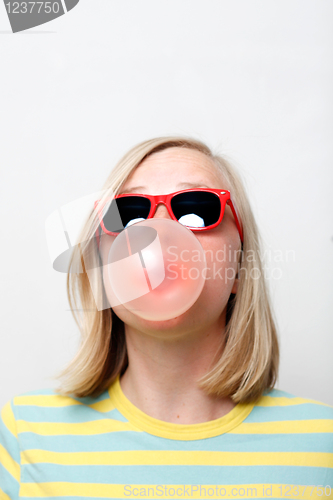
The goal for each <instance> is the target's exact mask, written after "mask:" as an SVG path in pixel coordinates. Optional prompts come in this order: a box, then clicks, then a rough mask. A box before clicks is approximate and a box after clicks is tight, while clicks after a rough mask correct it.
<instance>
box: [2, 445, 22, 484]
mask: <svg viewBox="0 0 333 500" xmlns="http://www.w3.org/2000/svg"><path fill="white" fill-rule="evenodd" d="M0 456H1V465H3V467H4V468H5V469H6V471H7V472H8V473H9V474H10V475H11V476H12V477H13V478H14V479H16V481H20V474H21V468H20V465H19V464H18V463H17V462H16V461H15V460H14V459H13V457H12V456H11V455H10V454H9V453H8V451H7V450H6V448H4V447H3V446H2V444H1V443H0Z"/></svg>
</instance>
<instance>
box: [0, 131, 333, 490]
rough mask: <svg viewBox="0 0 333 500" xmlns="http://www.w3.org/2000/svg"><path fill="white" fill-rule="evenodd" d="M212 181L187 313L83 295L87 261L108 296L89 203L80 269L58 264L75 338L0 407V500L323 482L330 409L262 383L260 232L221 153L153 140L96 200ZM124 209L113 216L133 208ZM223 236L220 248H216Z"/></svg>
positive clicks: (269, 373)
mask: <svg viewBox="0 0 333 500" xmlns="http://www.w3.org/2000/svg"><path fill="white" fill-rule="evenodd" d="M218 189H222V190H223V191H221V192H223V193H225V192H228V193H229V192H230V200H229V203H227V204H226V205H225V209H224V213H223V214H222V212H221V203H220V202H219V203H218V205H216V203H215V205H214V203H213V204H212V205H211V208H210V213H211V214H213V215H214V217H215V219H214V218H213V219H212V221H211V222H209V223H207V224H208V225H206V228H205V229H204V230H201V231H198V230H196V228H195V227H191V230H192V231H193V234H194V235H195V237H196V238H198V240H199V242H200V244H201V246H202V248H203V250H204V251H205V253H206V254H207V255H209V256H210V259H211V261H210V263H209V265H208V276H210V277H212V270H213V268H214V264H215V265H218V266H219V269H220V271H221V272H220V273H219V274H217V275H216V276H213V278H214V279H206V281H205V284H204V287H203V290H202V293H201V294H200V296H199V298H198V299H197V300H196V302H195V303H194V304H193V305H192V306H191V307H190V308H189V309H188V310H187V311H185V312H184V313H183V314H181V315H179V316H176V317H174V318H171V319H168V320H163V321H156V320H155V321H148V320H145V319H142V318H141V317H139V316H138V315H136V314H135V313H134V312H131V311H130V310H129V309H127V308H125V307H124V306H123V305H121V304H120V305H117V306H114V307H112V308H111V307H109V308H106V309H103V310H98V309H97V308H96V304H95V298H96V297H94V296H93V294H92V291H91V286H90V281H89V277H88V272H87V270H89V269H94V270H95V271H96V269H97V270H98V272H97V274H96V273H95V277H96V283H95V285H96V287H97V289H98V291H99V293H100V295H101V296H103V299H104V300H106V299H108V300H109V303H112V298H111V297H110V294H109V287H108V277H107V273H106V272H105V269H106V267H107V266H106V264H107V262H108V255H109V251H110V248H111V246H112V243H113V242H114V241H115V238H116V236H115V235H114V234H113V233H112V232H111V234H110V232H108V231H107V229H106V228H105V227H104V230H103V220H99V219H98V213H99V212H98V210H92V212H91V215H90V217H89V219H88V220H87V222H86V224H85V227H84V228H83V231H82V234H81V237H80V241H85V242H86V244H85V245H84V246H83V245H82V247H80V246H78V247H77V249H76V250H75V252H74V254H73V257H72V261H71V264H70V265H71V266H73V265H74V264H75V263H77V262H78V261H79V260H80V261H81V263H82V266H83V271H84V272H83V273H81V274H73V273H69V274H68V294H69V301H70V304H71V307H72V309H73V314H75V313H74V307H75V308H77V306H78V303H79V302H80V304H81V308H82V315H81V317H77V316H75V318H76V320H77V323H78V325H79V327H80V329H81V332H82V344H81V346H80V350H79V352H78V354H77V355H76V357H75V358H74V360H73V361H72V363H71V364H70V365H69V366H68V367H67V369H66V370H64V372H63V373H62V377H63V379H64V382H63V384H62V386H61V387H60V388H59V389H58V390H57V391H53V390H46V391H45V390H43V391H34V392H31V393H27V394H24V395H21V396H17V397H15V398H13V399H12V400H11V401H9V402H8V403H7V405H6V406H5V407H4V408H3V411H2V421H1V434H0V436H1V441H0V442H1V445H2V446H1V448H0V457H1V459H0V462H1V476H0V477H1V479H0V487H1V490H0V491H2V495H3V496H1V498H18V497H19V496H22V497H29V498H37V497H38V498H51V497H57V498H65V497H74V498H83V497H85V498H87V497H88V498H136V497H140V498H170V497H172V498H191V497H192V498H226V497H229V498H230V497H231V498H244V497H245V498H264V497H271V498H282V497H287V496H291V497H293V498H310V497H311V498H317V497H319V496H323V497H327V496H330V495H332V492H331V488H332V489H333V408H332V407H330V406H328V405H324V404H321V403H318V402H315V401H309V400H306V399H302V398H297V397H294V396H292V395H290V394H288V393H285V392H282V391H280V390H276V389H274V385H275V382H276V378H277V370H278V358H279V350H278V342H277V335H276V328H275V325H274V320H273V317H272V313H271V308H270V304H269V299H268V294H267V289H266V284H265V281H264V276H263V273H262V267H261V263H260V257H259V256H260V249H259V237H258V231H257V227H256V224H255V221H254V218H253V214H252V211H251V208H250V205H249V202H248V200H247V197H246V194H245V190H244V188H243V186H242V183H241V181H240V179H239V177H238V176H237V174H236V173H235V171H234V169H233V168H232V167H231V165H230V164H229V163H228V162H227V161H226V160H225V159H223V158H222V157H220V156H214V155H213V154H212V153H211V151H210V150H209V148H208V147H207V146H205V145H204V144H203V143H201V142H199V141H196V140H192V139H188V138H177V137H166V138H157V139H152V140H150V141H146V142H143V143H141V144H139V145H138V146H136V147H134V148H133V149H132V150H131V151H129V152H128V153H127V154H126V155H125V156H124V158H123V159H122V160H121V161H120V162H119V163H118V165H117V166H116V167H115V169H114V170H113V171H112V172H111V174H110V176H109V178H108V179H107V181H106V183H105V186H104V190H105V191H106V194H105V196H104V197H103V200H104V201H105V200H106V199H107V197H108V194H109V193H114V194H115V195H116V196H119V195H120V193H125V194H129V193H132V194H142V195H166V194H170V193H177V192H179V191H184V192H189V191H188V190H192V191H191V192H192V193H193V190H196V191H197V192H201V193H202V192H206V193H209V192H210V191H211V190H218ZM191 196H192V195H190V197H189V199H191ZM200 196H201V195H198V199H199V200H200ZM147 199H148V198H147ZM103 200H102V202H103ZM208 200H209V201H211V197H210V195H208ZM130 201H131V200H129V203H130ZM192 201H193V200H192ZM215 201H216V200H215ZM118 207H120V204H118ZM155 208H156V210H155V212H154V213H150V214H149V217H153V218H156V219H157V218H161V219H175V218H176V215H175V213H174V211H173V210H174V209H173V208H172V204H171V205H164V204H162V203H161V204H158V205H157V207H155ZM129 209H131V206H130V207H128V206H127V207H126V210H129ZM193 211H195V203H192V206H191V213H192V212H193ZM148 212H149V210H148ZM215 212H216V213H215ZM119 213H120V216H121V217H122V215H123V216H124V213H123V212H122V209H121V207H120V208H119ZM130 213H132V216H130V217H128V220H126V221H124V220H123V218H122V222H123V223H124V226H125V222H126V224H127V225H130V224H132V223H133V222H135V221H137V220H138V218H140V217H141V216H142V214H136V213H135V211H133V212H130ZM103 215H104V216H106V214H105V213H104V214H103ZM185 215H186V214H185ZM221 215H223V218H222V220H221V221H220V222H219V223H218V224H216V222H217V221H218V220H219V217H220V216H221ZM146 216H147V214H146ZM146 216H144V217H141V218H145V217H146ZM220 218H221V217H220ZM179 220H180V219H179ZM202 220H203V225H205V224H206V221H205V220H204V219H202ZM100 222H101V225H100V226H101V227H102V228H101V227H99V231H98V238H95V237H94V236H95V229H96V225H99V223H100ZM221 248H224V249H228V250H229V251H228V252H225V253H224V256H225V259H224V260H222V261H221V259H219V258H218V255H220V253H219V251H220V250H221ZM234 255H237V256H238V257H237V259H235V258H233V256H234ZM98 266H100V267H98ZM230 269H232V270H233V273H231V274H228V272H227V271H229V270H230ZM227 275H228V276H231V278H230V279H224V278H223V277H225V276H227Z"/></svg>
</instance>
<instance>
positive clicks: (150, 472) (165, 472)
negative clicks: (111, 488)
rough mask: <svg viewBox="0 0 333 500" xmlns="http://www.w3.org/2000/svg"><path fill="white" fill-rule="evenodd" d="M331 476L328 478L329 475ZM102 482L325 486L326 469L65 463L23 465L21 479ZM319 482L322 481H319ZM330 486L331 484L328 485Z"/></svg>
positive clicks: (30, 480) (25, 480) (27, 480)
mask: <svg viewBox="0 0 333 500" xmlns="http://www.w3.org/2000/svg"><path fill="white" fill-rule="evenodd" d="M331 479H332V477H331ZM33 481H35V482H37V483H38V482H56V481H68V482H74V483H102V484H112V483H114V484H221V485H223V484H225V485H229V484H242V483H243V484H247V483H252V484H253V483H272V484H273V483H278V484H301V485H304V486H305V485H312V484H315V485H326V484H328V483H327V477H326V469H325V468H321V467H291V466H288V467H286V466H251V467H250V466H247V467H245V466H239V467H228V466H215V467H214V466H203V465H196V466H186V465H182V466H179V465H169V466H156V465H155V466H154V465H151V466H144V465H136V466H130V465H127V466H98V467H96V466H83V465H81V466H74V465H71V466H68V465H66V466H65V465H62V466H60V465H53V464H38V466H37V465H36V466H33V465H25V466H24V473H23V482H28V483H29V482H33ZM323 481H326V483H325V482H323ZM332 488H333V484H332Z"/></svg>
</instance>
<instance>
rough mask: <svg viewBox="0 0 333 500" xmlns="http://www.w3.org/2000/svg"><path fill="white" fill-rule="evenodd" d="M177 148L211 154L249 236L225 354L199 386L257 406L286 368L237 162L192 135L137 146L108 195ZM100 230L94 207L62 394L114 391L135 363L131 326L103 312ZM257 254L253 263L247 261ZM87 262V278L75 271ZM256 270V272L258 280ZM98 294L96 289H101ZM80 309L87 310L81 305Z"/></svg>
mask: <svg viewBox="0 0 333 500" xmlns="http://www.w3.org/2000/svg"><path fill="white" fill-rule="evenodd" d="M171 147H183V148H189V149H194V150H196V151H199V152H201V153H203V154H204V155H206V156H208V157H209V158H210V159H211V160H212V162H213V163H214V165H215V166H216V168H217V169H218V171H219V172H221V173H222V175H223V177H224V179H225V181H226V182H227V184H228V185H227V186H226V188H227V189H229V190H230V192H231V195H232V199H233V203H234V205H235V206H236V207H237V213H238V215H239V218H240V220H241V223H242V226H243V232H244V242H243V259H242V266H241V268H240V270H239V286H238V290H237V293H236V294H235V295H234V294H231V296H230V298H229V302H228V305H227V319H226V327H225V332H224V336H223V335H221V350H220V352H219V353H218V355H217V356H216V359H215V360H214V363H213V366H212V368H211V370H210V371H209V372H208V373H207V374H206V375H205V376H204V377H202V378H201V379H200V380H199V381H198V383H199V386H200V387H201V388H202V389H203V390H204V391H205V392H206V393H207V394H210V395H212V396H217V397H230V398H232V400H233V401H234V402H235V403H239V402H240V403H245V402H250V401H256V400H257V399H258V398H259V397H260V396H262V394H263V393H264V391H265V390H268V389H271V388H273V387H274V385H275V383H276V380H277V374H278V363H279V346H278V340H277V333H276V327H275V323H274V319H273V315H272V310H271V306H270V300H269V295H268V291H267V285H266V282H265V278H264V276H263V271H262V264H261V259H260V238H259V233H258V228H257V225H256V222H255V220H254V217H253V213H252V210H251V207H250V204H249V201H248V198H247V195H246V192H245V189H244V186H243V183H242V181H241V179H240V177H239V175H238V174H237V173H236V172H235V170H234V168H233V167H232V166H231V164H230V162H229V161H227V160H226V159H225V158H223V157H222V156H219V155H214V154H213V153H212V152H211V150H210V149H209V148H208V147H207V146H206V145H205V144H203V143H202V142H201V141H198V140H194V139H191V138H187V137H176V136H175V137H159V138H155V139H151V140H148V141H145V142H142V143H140V144H138V145H137V146H135V147H133V148H132V149H131V150H130V151H129V152H128V153H127V154H126V155H125V156H124V157H123V158H122V159H121V160H120V161H119V162H118V163H117V165H116V166H115V168H114V169H113V170H112V172H111V173H110V175H109V177H108V179H107V180H106V182H105V184H104V187H103V190H105V193H106V194H105V195H104V197H103V199H106V198H107V197H108V195H109V193H114V194H117V192H118V191H119V189H120V187H121V185H122V184H123V183H124V182H125V181H126V179H127V178H128V177H129V175H130V174H131V173H132V171H133V170H134V169H135V168H136V167H137V166H138V165H139V164H140V163H141V162H142V161H143V160H144V159H145V158H146V157H147V156H149V155H151V154H153V153H157V152H159V151H162V150H164V149H167V148H171ZM96 227H98V220H97V215H96V212H95V210H92V212H91V214H90V215H89V217H88V219H87V221H86V223H85V224H84V227H83V229H82V232H81V235H80V240H79V241H81V242H82V241H83V242H85V244H79V245H77V246H76V247H75V249H74V251H73V254H72V257H71V260H70V263H69V269H68V275H67V295H68V300H69V304H70V307H71V310H72V313H73V316H74V319H75V321H76V323H77V325H78V327H79V329H80V332H81V345H80V347H79V350H78V352H77V354H76V356H75V357H74V359H73V360H72V361H71V362H70V363H69V365H68V366H67V367H66V368H65V369H64V370H62V371H61V372H60V373H59V374H58V375H57V376H56V378H58V379H63V383H62V385H61V386H60V388H58V389H56V391H57V392H59V393H61V394H63V395H75V396H78V397H84V396H94V397H95V396H97V395H100V394H101V393H102V392H103V391H105V390H106V389H108V388H109V387H110V385H111V384H112V383H113V382H114V380H115V379H116V377H117V376H118V375H119V374H120V375H121V374H122V373H124V371H125V370H126V367H127V365H128V358H127V351H126V341H125V333H124V323H123V322H122V321H121V320H120V319H119V318H118V317H117V316H116V315H115V314H114V312H113V310H112V309H111V308H110V307H107V308H105V309H103V310H98V309H97V307H96V303H95V299H94V296H93V293H92V290H91V285H90V282H89V279H88V275H87V270H88V269H89V268H90V267H91V268H94V269H97V270H98V272H96V273H95V274H96V276H97V278H96V280H97V281H96V283H95V284H94V286H95V287H96V290H97V293H99V294H101V295H102V296H103V300H105V291H104V285H103V279H102V271H101V269H102V268H101V267H100V266H101V261H100V256H99V252H98V248H97V245H96V239H95V238H94V233H95V230H96ZM249 255H251V258H247V256H249ZM78 262H79V263H81V265H82V271H83V272H81V273H75V272H70V271H71V268H72V269H77V267H76V265H77V263H78ZM252 270H254V271H256V277H254V276H253V272H252ZM96 290H95V291H96ZM78 305H80V309H79V308H78Z"/></svg>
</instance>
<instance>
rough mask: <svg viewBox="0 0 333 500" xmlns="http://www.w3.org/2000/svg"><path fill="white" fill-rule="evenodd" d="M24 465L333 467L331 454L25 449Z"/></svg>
mask: <svg viewBox="0 0 333 500" xmlns="http://www.w3.org/2000/svg"><path fill="white" fill-rule="evenodd" d="M21 460H22V465H28V464H34V463H51V464H59V465H229V466H237V465H241V466H242V465H244V466H247V465H281V466H289V465H297V466H308V467H331V468H333V454H332V453H317V452H221V451H155V450H154V451H150V450H149V451H148V450H143V451H113V452H109V451H95V452H66V453H61V452H53V451H46V450H25V451H24V452H22V459H21Z"/></svg>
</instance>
